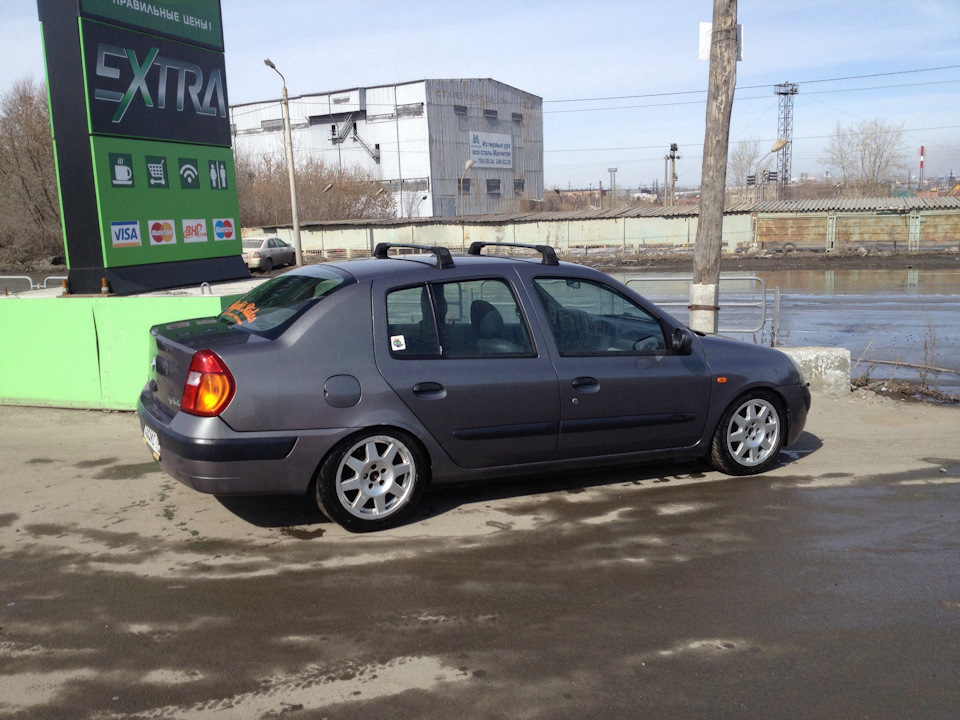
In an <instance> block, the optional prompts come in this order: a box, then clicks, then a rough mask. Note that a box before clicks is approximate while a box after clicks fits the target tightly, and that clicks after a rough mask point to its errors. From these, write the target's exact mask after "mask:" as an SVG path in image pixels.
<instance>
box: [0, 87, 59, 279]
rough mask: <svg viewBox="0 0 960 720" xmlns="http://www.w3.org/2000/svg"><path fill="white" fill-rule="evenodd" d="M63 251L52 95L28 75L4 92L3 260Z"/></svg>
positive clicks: (0, 148) (0, 170) (0, 162)
mask: <svg viewBox="0 0 960 720" xmlns="http://www.w3.org/2000/svg"><path fill="white" fill-rule="evenodd" d="M62 254H63V236H62V234H61V230H60V204H59V201H58V198H57V181H56V173H55V170H54V163H53V139H52V138H51V136H50V116H49V113H48V110H47V94H46V90H45V89H44V86H43V84H41V83H38V82H35V81H34V80H32V79H30V78H24V79H21V80H18V81H17V82H16V83H14V85H13V87H12V88H11V89H10V90H9V91H8V92H6V93H4V94H3V95H2V96H0V263H4V264H23V263H29V262H31V261H35V260H41V259H42V260H48V259H49V258H50V257H51V256H62Z"/></svg>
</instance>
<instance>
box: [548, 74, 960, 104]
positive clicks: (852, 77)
mask: <svg viewBox="0 0 960 720" xmlns="http://www.w3.org/2000/svg"><path fill="white" fill-rule="evenodd" d="M957 68H960V65H941V66H940V67H932V68H917V69H916V70H894V71H891V72H884V73H871V74H869V75H849V76H847V77H838V78H819V79H816V80H800V81H798V82H797V83H796V84H797V85H812V84H813V83H825V82H840V81H843V80H863V79H865V78H874V77H888V76H891V75H907V74H910V73H922V72H935V71H937V70H956V69H957ZM776 84H777V83H764V84H762V85H738V86H737V88H736V89H737V90H757V89H760V88H768V87H773V86H774V85H776ZM705 92H707V91H706V90H680V91H675V92H665V93H644V94H641V95H612V96H610V97H595V98H568V99H565V100H544V101H543V102H544V103H565V102H599V101H602V100H633V99H637V98H648V97H670V96H672V95H692V94H695V93H705Z"/></svg>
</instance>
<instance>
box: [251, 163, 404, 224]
mask: <svg viewBox="0 0 960 720" xmlns="http://www.w3.org/2000/svg"><path fill="white" fill-rule="evenodd" d="M234 161H235V163H236V168H237V193H238V194H239V196H240V222H241V224H242V225H244V226H246V227H262V226H264V225H280V224H284V223H289V222H290V220H291V212H290V190H289V184H288V182H287V165H286V158H285V157H284V154H283V151H282V150H278V151H276V152H267V153H264V154H262V155H254V154H250V153H247V152H242V151H240V150H237V149H235V150H234ZM297 196H298V204H299V208H300V217H301V218H302V219H303V220H304V221H307V222H309V221H318V220H355V219H360V218H385V217H395V216H396V207H395V204H394V201H393V195H392V194H391V193H390V192H386V191H384V190H383V185H382V184H381V183H380V182H379V181H378V180H376V179H375V178H373V177H372V176H371V175H370V174H369V173H367V172H366V171H364V170H362V169H360V168H353V169H339V168H333V167H328V166H327V165H325V164H324V163H323V161H321V160H318V159H315V158H310V157H305V158H303V159H302V160H300V161H298V162H297ZM422 196H423V193H417V194H415V199H416V200H419V199H420V198H421V197H422Z"/></svg>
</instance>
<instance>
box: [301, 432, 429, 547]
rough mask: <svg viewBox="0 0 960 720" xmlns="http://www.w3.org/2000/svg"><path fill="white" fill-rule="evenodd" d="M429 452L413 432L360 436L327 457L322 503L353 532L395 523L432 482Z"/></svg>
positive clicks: (319, 483) (319, 486) (320, 484)
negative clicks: (429, 478)
mask: <svg viewBox="0 0 960 720" xmlns="http://www.w3.org/2000/svg"><path fill="white" fill-rule="evenodd" d="M427 465H428V463H427V457H426V453H425V452H424V451H423V450H422V449H421V448H420V445H419V443H417V442H416V440H414V439H413V438H412V437H410V436H409V435H407V433H405V432H402V431H400V430H393V429H388V430H383V431H378V432H366V433H361V434H359V435H354V436H353V437H351V438H348V439H347V440H345V441H344V442H343V443H341V444H340V445H338V446H337V447H336V448H334V450H333V451H332V452H331V453H330V454H329V455H328V456H327V458H326V459H325V460H324V462H323V464H322V465H321V466H320V471H319V473H318V475H317V479H316V485H315V494H316V499H317V505H318V506H319V508H320V510H321V511H322V512H323V514H324V515H326V516H327V517H328V518H330V519H331V520H333V521H334V522H335V523H338V524H339V525H342V526H343V527H345V528H346V529H347V530H351V531H353V532H368V531H371V530H381V529H384V528H387V527H391V526H393V525H396V524H397V523H398V522H400V521H401V520H402V519H403V518H404V517H405V516H407V515H408V514H409V513H410V512H411V511H412V510H413V508H414V507H415V506H416V504H417V502H418V501H419V500H420V497H421V496H422V495H423V491H424V489H425V488H426V484H427V472H428V470H427Z"/></svg>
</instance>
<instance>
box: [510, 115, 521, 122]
mask: <svg viewBox="0 0 960 720" xmlns="http://www.w3.org/2000/svg"><path fill="white" fill-rule="evenodd" d="M510 117H512V118H513V121H514V122H518V123H522V122H523V113H510Z"/></svg>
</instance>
